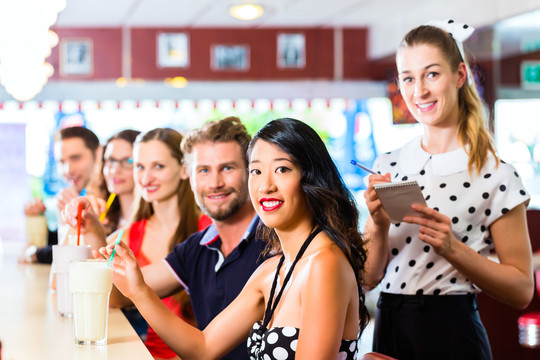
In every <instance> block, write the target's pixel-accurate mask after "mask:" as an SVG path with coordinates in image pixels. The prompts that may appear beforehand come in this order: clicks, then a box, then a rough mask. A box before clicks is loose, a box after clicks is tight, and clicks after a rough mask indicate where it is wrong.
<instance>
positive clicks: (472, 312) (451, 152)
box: [365, 20, 534, 359]
mask: <svg viewBox="0 0 540 360" xmlns="http://www.w3.org/2000/svg"><path fill="white" fill-rule="evenodd" d="M473 30H474V29H472V28H471V27H470V26H467V25H465V24H457V23H455V22H454V21H452V20H449V21H439V22H433V23H431V24H429V25H422V26H419V27H417V28H415V29H412V30H411V31H410V32H409V33H407V34H406V35H405V37H404V38H403V41H402V42H401V44H400V46H399V49H398V51H397V55H396V64H397V68H398V73H399V86H400V91H401V95H402V96H403V99H404V100H405V103H406V104H407V107H408V108H409V111H410V112H411V114H412V115H413V116H414V117H415V119H416V120H418V122H420V123H421V124H422V126H423V128H424V134H423V135H422V136H420V137H418V138H416V139H413V140H412V141H410V142H409V143H407V144H405V145H404V146H403V147H402V148H400V149H397V150H395V151H391V152H389V153H386V154H382V155H381V156H380V157H379V158H378V159H377V160H376V162H375V165H374V169H375V170H376V171H378V172H379V174H384V175H370V177H369V185H368V188H367V190H366V193H365V198H366V201H367V205H368V208H369V211H370V217H369V219H368V221H367V224H366V230H365V234H366V236H367V237H368V238H369V242H368V244H369V251H368V254H369V256H368V262H367V263H366V287H369V288H371V287H375V286H377V285H378V284H379V283H380V286H381V290H382V292H381V295H380V298H379V301H378V304H377V306H378V310H377V317H376V321H375V334H374V350H375V351H377V352H381V353H384V354H386V355H390V356H393V357H395V358H398V359H491V358H492V355H491V350H490V347H489V341H488V337H487V335H486V331H485V329H484V327H483V325H482V322H481V320H480V317H479V314H478V307H477V305H476V298H475V293H477V292H479V291H481V290H482V291H485V292H487V293H489V294H490V295H491V296H493V297H494V298H496V299H498V300H500V301H502V302H505V303H507V304H509V305H511V306H513V307H515V308H518V309H523V308H525V307H526V306H527V304H528V303H529V302H530V300H531V298H532V295H533V284H534V283H533V277H532V269H531V248H530V241H529V236H528V232H527V220H526V215H525V210H526V206H527V203H528V201H529V198H530V197H529V195H528V194H527V192H526V191H525V189H524V187H523V183H522V181H521V178H520V177H519V175H518V173H517V172H516V169H515V168H514V167H513V166H512V165H510V164H506V163H504V162H503V161H502V160H500V159H499V158H498V157H497V155H496V152H495V148H494V146H493V142H492V140H491V136H490V134H489V131H488V129H487V127H486V124H487V123H488V121H487V119H486V115H485V112H484V106H483V104H482V101H481V100H480V98H479V96H478V93H477V91H476V87H475V84H474V79H473V77H472V75H471V71H470V68H469V66H468V64H467V61H466V57H465V53H464V51H463V44H462V41H464V40H465V39H466V38H467V37H468V36H469V35H470V34H471V33H472V31H473ZM398 180H416V181H417V182H418V183H419V185H420V187H421V189H422V192H423V195H424V197H425V200H426V203H427V206H422V205H419V204H415V205H413V206H412V208H413V209H414V210H415V211H416V212H418V215H417V216H406V217H404V218H403V221H402V222H401V223H398V224H390V218H389V217H388V214H387V213H386V211H385V210H384V208H383V206H382V204H381V201H380V200H379V198H378V196H377V193H376V192H375V191H374V188H373V186H374V185H375V184H377V183H383V182H389V181H398ZM490 254H496V255H497V257H498V261H497V262H495V261H492V260H491V259H488V256H489V255H490Z"/></svg>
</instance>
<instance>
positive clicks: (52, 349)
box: [0, 240, 153, 360]
mask: <svg viewBox="0 0 540 360" xmlns="http://www.w3.org/2000/svg"><path fill="white" fill-rule="evenodd" d="M22 246H24V244H19V242H9V241H4V243H3V244H2V242H1V240H0V319H1V320H0V341H1V342H2V360H19V359H54V360H58V359H76V360H80V359H84V360H87V359H88V360H90V359H92V360H93V359H98V360H107V359H135V360H138V359H141V360H145V359H148V360H152V359H153V358H152V356H151V355H150V353H149V352H148V350H147V349H146V347H145V346H144V344H143V342H142V341H141V340H140V338H139V337H138V336H137V334H136V333H135V331H134V330H133V328H132V327H131V325H130V324H129V322H128V321H127V319H126V318H125V316H124V314H123V313H122V312H121V311H120V310H119V309H110V310H109V324H108V334H107V345H106V346H80V345H75V343H74V331H73V320H72V319H64V318H60V317H58V316H57V315H56V294H55V292H54V291H53V290H51V289H49V286H48V278H49V273H50V266H49V265H39V264H35V265H34V264H32V265H29V264H19V263H17V256H18V255H19V253H20V251H22ZM2 250H3V251H2Z"/></svg>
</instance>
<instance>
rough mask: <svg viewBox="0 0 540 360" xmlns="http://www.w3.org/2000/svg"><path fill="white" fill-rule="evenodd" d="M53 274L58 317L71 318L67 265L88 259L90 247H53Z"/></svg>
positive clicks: (71, 299) (71, 300)
mask: <svg viewBox="0 0 540 360" xmlns="http://www.w3.org/2000/svg"><path fill="white" fill-rule="evenodd" d="M52 251H53V272H54V274H55V276H56V309H57V312H58V316H60V317H67V318H70V317H72V316H73V296H72V295H71V291H70V290H69V263H70V261H72V260H84V259H90V246H76V245H53V248H52Z"/></svg>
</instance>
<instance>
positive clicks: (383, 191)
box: [373, 180, 427, 224]
mask: <svg viewBox="0 0 540 360" xmlns="http://www.w3.org/2000/svg"><path fill="white" fill-rule="evenodd" d="M373 188H374V189H375V192H376V193H377V195H378V196H379V199H381V203H382V206H383V208H384V210H385V211H386V212H387V213H388V215H389V216H390V221H391V222H392V223H393V224H397V223H400V222H402V221H403V217H404V216H407V215H412V216H418V215H420V214H419V213H418V212H416V211H414V210H413V209H412V208H411V205H412V204H420V205H427V204H426V200H424V195H423V194H422V190H421V189H420V186H418V182H417V181H416V180H411V181H402V182H393V183H384V184H376V185H373Z"/></svg>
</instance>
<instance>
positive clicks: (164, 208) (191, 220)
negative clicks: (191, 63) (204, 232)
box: [111, 128, 210, 359]
mask: <svg viewBox="0 0 540 360" xmlns="http://www.w3.org/2000/svg"><path fill="white" fill-rule="evenodd" d="M181 141H182V135H180V134H179V133H178V132H177V131H175V130H172V129H167V128H157V129H154V130H151V131H149V132H147V133H144V134H141V135H140V136H139V137H138V138H137V140H136V141H135V146H134V148H133V163H134V178H135V188H136V197H135V200H134V213H133V217H132V219H131V220H132V223H131V225H130V227H129V228H128V229H125V233H124V235H123V239H124V241H127V242H128V244H129V247H130V248H131V249H132V251H133V252H134V254H135V256H136V258H137V260H138V262H139V264H140V265H141V266H145V265H148V264H151V263H154V262H157V261H161V260H162V259H163V258H165V256H166V255H167V254H168V253H169V252H170V251H171V250H172V248H173V247H174V246H175V245H176V244H178V243H180V242H182V241H184V240H185V239H186V238H187V237H188V236H189V235H191V234H192V233H194V232H196V231H198V230H199V228H201V227H203V228H204V227H205V226H204V225H208V224H209V223H210V221H209V219H208V218H207V217H202V218H201V214H200V212H199V210H198V208H197V205H196V203H195V198H194V196H193V192H192V191H191V188H190V185H189V180H188V177H187V174H186V172H185V171H184V168H183V166H182V159H183V154H182V152H181V151H180V142H181ZM115 238H116V234H113V235H111V239H115ZM163 302H164V303H165V305H167V307H168V308H169V309H171V310H172V311H173V312H174V313H175V314H177V315H178V316H180V317H181V318H183V319H184V320H186V321H188V322H191V323H193V324H194V323H195V319H194V316H193V312H192V309H191V303H190V300H189V296H188V295H187V294H186V293H185V292H183V291H182V292H181V293H179V294H175V295H173V296H170V297H168V298H165V299H163ZM145 344H146V346H147V348H148V350H149V351H150V353H151V354H152V355H153V356H154V358H155V359H174V358H178V357H177V356H176V354H175V353H174V352H173V351H172V350H171V349H170V348H169V347H168V346H167V345H166V344H165V343H164V342H163V341H162V340H161V339H160V338H159V337H158V336H157V335H156V333H155V332H154V331H153V330H152V329H151V328H149V329H148V335H147V338H146V341H145Z"/></svg>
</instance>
